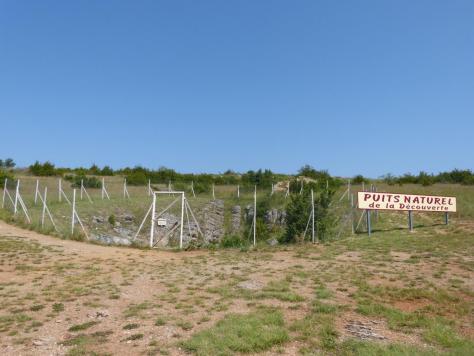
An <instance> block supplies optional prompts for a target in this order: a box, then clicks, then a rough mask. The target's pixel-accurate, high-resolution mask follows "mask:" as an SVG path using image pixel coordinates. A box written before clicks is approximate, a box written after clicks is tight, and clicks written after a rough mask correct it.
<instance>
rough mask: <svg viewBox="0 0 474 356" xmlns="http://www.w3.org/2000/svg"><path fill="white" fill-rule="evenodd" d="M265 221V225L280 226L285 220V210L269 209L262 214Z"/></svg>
mask: <svg viewBox="0 0 474 356" xmlns="http://www.w3.org/2000/svg"><path fill="white" fill-rule="evenodd" d="M264 220H265V223H266V224H267V225H270V226H273V225H278V226H282V225H285V221H286V211H284V210H278V209H270V210H268V211H267V212H266V214H265V216H264Z"/></svg>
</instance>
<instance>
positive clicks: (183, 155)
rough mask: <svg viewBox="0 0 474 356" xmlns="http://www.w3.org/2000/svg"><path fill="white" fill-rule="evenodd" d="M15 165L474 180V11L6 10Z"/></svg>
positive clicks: (346, 4)
mask: <svg viewBox="0 0 474 356" xmlns="http://www.w3.org/2000/svg"><path fill="white" fill-rule="evenodd" d="M0 132H1V136H0V156H1V158H5V157H9V156H11V157H13V158H14V159H15V160H16V161H17V162H18V164H19V165H23V166H24V165H29V164H30V163H32V162H33V161H35V160H40V161H45V160H50V161H52V162H54V163H56V164H57V165H59V166H80V165H84V166H89V165H90V164H92V163H93V162H95V163H97V164H99V165H105V164H108V165H111V166H112V167H114V168H118V167H123V166H127V165H129V166H132V165H135V164H141V165H145V166H148V167H150V168H157V167H160V166H167V167H170V168H174V169H177V170H179V171H182V172H204V171H208V172H220V171H224V170H226V169H228V168H231V169H234V170H237V171H246V170H248V169H257V168H270V169H272V170H274V171H277V172H288V173H291V172H295V171H296V170H297V169H298V168H299V167H300V166H302V165H303V164H305V163H308V164H311V165H312V166H314V167H316V168H318V169H328V170H329V171H330V172H331V173H332V174H336V175H344V176H351V175H355V174H358V173H362V174H364V175H367V176H371V177H377V176H380V175H382V174H385V173H388V172H391V173H394V174H401V173H405V172H412V173H417V172H418V171H419V170H427V171H430V172H435V173H436V172H438V171H440V170H450V169H453V168H456V167H458V168H469V169H474V1H472V0H449V1H444V0H443V1H441V0H438V1H436V0H409V1H408V0H403V1H389V0H386V1H383V0H373V1H364V0H361V1H354V0H347V1H333V0H326V1H319V0H309V1H276V0H267V1H261V0H235V1H232V0H225V1H223V0H215V1H205V0H200V1H193V0H188V1H184V0H170V1H158V0H150V1H118V0H113V1H112V0H110V1H79V0H76V1H63V0H57V1H47V0H41V1H37V0H31V1H6V0H0Z"/></svg>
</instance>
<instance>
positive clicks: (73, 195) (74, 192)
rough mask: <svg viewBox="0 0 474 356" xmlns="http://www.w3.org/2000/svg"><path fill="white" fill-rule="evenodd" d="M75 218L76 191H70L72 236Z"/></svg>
mask: <svg viewBox="0 0 474 356" xmlns="http://www.w3.org/2000/svg"><path fill="white" fill-rule="evenodd" d="M75 217H76V189H73V191H72V221H71V235H74V219H75Z"/></svg>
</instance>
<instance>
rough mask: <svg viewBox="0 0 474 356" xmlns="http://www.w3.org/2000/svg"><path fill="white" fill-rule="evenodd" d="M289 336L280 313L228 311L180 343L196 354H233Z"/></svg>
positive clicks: (261, 348) (256, 349)
mask: <svg viewBox="0 0 474 356" xmlns="http://www.w3.org/2000/svg"><path fill="white" fill-rule="evenodd" d="M288 339H289V336H288V332H287V330H286V328H285V324H284V320H283V316H282V314H281V312H280V311H278V310H276V309H266V308H265V309H259V310H258V311H256V312H253V313H249V314H229V315H227V316H226V317H225V318H224V319H222V320H220V321H219V322H217V324H216V325H214V326H213V327H211V328H210V329H208V330H204V331H201V332H199V333H197V334H195V335H193V336H192V337H191V338H190V339H189V340H187V341H185V342H183V343H182V346H183V347H184V348H185V350H187V351H190V352H194V353H196V354H197V355H234V354H235V353H238V352H241V353H253V352H260V351H264V350H267V349H269V348H271V347H273V346H275V345H280V344H283V343H284V342H286V341H288Z"/></svg>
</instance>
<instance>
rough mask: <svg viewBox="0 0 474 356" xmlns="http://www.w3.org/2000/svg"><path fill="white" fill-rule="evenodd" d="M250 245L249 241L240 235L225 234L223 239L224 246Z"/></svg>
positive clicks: (222, 245) (239, 246) (240, 246)
mask: <svg viewBox="0 0 474 356" xmlns="http://www.w3.org/2000/svg"><path fill="white" fill-rule="evenodd" d="M247 245H248V241H244V240H243V239H242V237H241V236H239V235H225V236H224V237H223V238H222V240H221V247H223V248H242V247H245V246H247Z"/></svg>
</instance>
